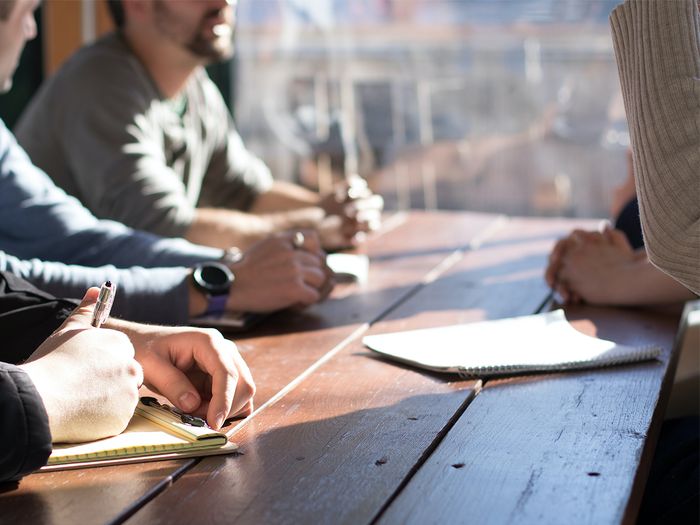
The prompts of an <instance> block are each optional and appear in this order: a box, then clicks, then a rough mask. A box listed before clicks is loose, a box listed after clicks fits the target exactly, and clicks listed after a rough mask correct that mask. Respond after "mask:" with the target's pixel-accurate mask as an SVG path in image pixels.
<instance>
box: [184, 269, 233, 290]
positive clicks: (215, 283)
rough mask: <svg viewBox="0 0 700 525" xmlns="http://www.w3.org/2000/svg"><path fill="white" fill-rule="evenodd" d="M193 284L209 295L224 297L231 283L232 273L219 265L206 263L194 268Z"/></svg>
mask: <svg viewBox="0 0 700 525" xmlns="http://www.w3.org/2000/svg"><path fill="white" fill-rule="evenodd" d="M192 278H193V279H194V282H195V284H196V285H197V286H198V287H199V288H201V289H202V290H204V291H205V292H206V293H208V294H209V295H225V294H227V293H228V291H229V288H231V284H232V283H233V273H232V272H231V270H229V269H228V267H227V266H225V265H223V264H220V263H206V264H200V265H199V266H197V267H195V269H194V272H193V273H192Z"/></svg>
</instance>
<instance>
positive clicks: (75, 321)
mask: <svg viewBox="0 0 700 525" xmlns="http://www.w3.org/2000/svg"><path fill="white" fill-rule="evenodd" d="M99 294H100V289H99V288H96V287H94V286H93V287H91V288H88V289H87V291H86V292H85V295H84V296H83V300H82V301H81V302H80V305H78V307H77V308H76V309H75V310H73V312H72V313H71V314H70V315H69V316H68V319H66V321H65V322H64V323H63V326H61V329H75V328H88V327H89V326H91V323H92V313H93V311H94V310H95V303H96V302H97V297H98V296H99Z"/></svg>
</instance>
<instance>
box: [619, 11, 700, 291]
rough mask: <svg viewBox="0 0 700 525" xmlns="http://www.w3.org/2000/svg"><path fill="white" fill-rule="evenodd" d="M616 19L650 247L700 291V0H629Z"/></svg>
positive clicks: (663, 265)
mask: <svg viewBox="0 0 700 525" xmlns="http://www.w3.org/2000/svg"><path fill="white" fill-rule="evenodd" d="M610 24H611V28H612V33H613V40H614V44H615V53H616V57H617V65H618V70H619V74H620V83H621V85H622V94H623V97H624V101H625V110H626V112H627V120H628V124H629V131H630V135H631V140H632V148H633V150H634V170H635V177H636V184H637V195H638V197H639V207H640V214H641V221H642V229H643V232H644V240H645V244H646V249H647V253H648V254H649V258H650V260H651V262H652V263H653V264H655V265H656V266H658V267H659V268H660V269H661V270H663V271H664V272H666V273H668V274H669V275H671V276H672V277H674V278H675V279H677V280H678V281H680V282H681V283H683V284H684V285H685V286H687V287H688V288H690V289H691V290H692V291H693V292H695V293H697V294H700V17H699V15H698V7H697V4H696V0H627V1H626V2H625V3H624V4H623V5H621V6H618V7H617V8H616V9H615V10H614V11H613V13H612V15H611V17H610ZM643 284H644V283H640V285H641V286H643Z"/></svg>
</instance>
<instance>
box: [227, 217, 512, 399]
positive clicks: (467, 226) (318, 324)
mask: <svg viewBox="0 0 700 525" xmlns="http://www.w3.org/2000/svg"><path fill="white" fill-rule="evenodd" d="M498 221H499V219H498V217H497V216H494V215H490V214H471V213H459V214H457V213H429V212H415V213H411V215H410V218H408V216H406V215H403V214H401V215H399V216H397V218H396V219H392V220H390V221H389V224H388V227H387V230H386V233H383V234H382V235H375V236H372V237H371V238H370V239H369V240H368V242H367V243H366V245H365V246H364V247H363V248H362V249H361V251H362V252H364V253H365V254H366V255H368V256H369V258H370V270H369V278H368V280H367V283H366V284H364V285H358V284H345V285H342V286H339V287H338V288H337V289H336V290H334V292H333V294H332V295H331V297H330V298H329V299H328V300H326V301H325V302H324V303H322V304H319V305H315V306H314V307H312V308H309V309H307V310H304V311H302V312H294V311H285V312H280V313H278V314H276V315H274V316H272V317H271V318H270V319H267V320H266V321H264V323H263V324H262V325H260V326H259V327H257V328H256V329H255V330H253V331H252V332H251V333H249V334H239V335H237V336H234V338H235V341H236V344H237V345H238V348H239V350H240V351H241V353H242V355H243V357H244V358H245V359H246V362H247V363H248V365H249V366H250V368H251V371H252V372H253V377H254V378H255V381H256V385H257V387H258V392H257V394H256V397H255V403H256V405H257V406H260V405H263V404H264V403H266V402H267V401H268V400H270V399H271V398H272V397H273V396H275V395H276V394H277V393H278V392H279V391H280V390H281V389H282V388H284V387H285V386H286V385H287V384H289V383H290V382H291V381H293V380H294V379H295V378H296V377H297V376H299V375H300V374H303V373H304V371H305V370H306V369H307V368H308V367H309V366H312V365H313V364H314V363H315V362H316V361H318V360H319V359H321V358H323V356H324V355H325V354H327V353H328V352H331V351H334V349H337V347H338V345H340V344H341V343H343V341H344V340H345V339H346V338H348V337H350V336H351V334H353V333H354V332H355V331H357V330H362V329H365V328H366V325H368V324H370V323H372V322H373V321H374V320H375V319H377V318H378V317H380V316H381V315H383V314H384V313H385V312H386V311H388V310H390V309H391V308H393V307H394V306H395V305H397V304H399V303H400V302H401V301H402V300H403V299H404V298H406V297H408V296H409V295H410V294H411V293H413V292H414V291H415V290H416V289H417V288H419V287H420V285H421V284H420V283H421V281H422V279H423V278H424V277H425V276H426V275H427V274H429V273H430V271H431V270H433V269H435V268H436V267H438V266H439V265H440V264H441V263H442V262H443V261H444V260H445V259H446V258H447V257H449V256H450V255H451V254H453V253H455V252H458V253H459V252H460V251H462V250H464V249H465V248H467V249H468V247H469V246H470V244H471V243H472V242H478V238H479V235H480V234H481V233H483V232H486V231H489V229H490V228H493V227H495V226H496V225H497V224H498ZM392 225H393V226H392Z"/></svg>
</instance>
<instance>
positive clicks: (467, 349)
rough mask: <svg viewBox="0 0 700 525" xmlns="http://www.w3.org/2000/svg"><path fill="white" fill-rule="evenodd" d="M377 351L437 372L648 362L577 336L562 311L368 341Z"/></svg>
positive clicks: (644, 355)
mask: <svg viewBox="0 0 700 525" xmlns="http://www.w3.org/2000/svg"><path fill="white" fill-rule="evenodd" d="M363 342H364V344H365V345H367V346H368V347H369V348H371V349H372V350H374V351H376V352H379V353H381V354H385V355H387V356H390V357H395V358H397V359H399V360H401V361H406V362H411V363H414V364H417V365H419V366H423V367H425V368H430V369H435V370H446V371H447V370H452V371H459V370H467V371H469V370H474V369H483V370H486V371H488V370H489V369H492V368H500V369H512V370H528V369H532V370H537V369H552V368H557V367H561V368H566V367H567V366H568V365H571V364H576V363H581V364H585V363H588V364H592V363H598V362H599V363H601V364H603V363H612V362H617V361H626V360H638V359H649V358H650V357H654V356H655V355H658V352H659V349H654V350H653V351H651V355H650V349H639V348H634V347H626V346H621V345H617V344H615V343H614V342H612V341H606V340H604V339H598V338H595V337H589V336H587V335H584V334H582V333H580V332H578V331H577V330H576V329H574V328H573V327H572V326H571V325H570V324H569V323H568V321H567V320H566V318H565V316H564V312H563V310H556V311H553V312H547V313H544V314H538V315H531V316H524V317H514V318H510V319H503V320H498V321H484V322H480V323H472V324H463V325H455V326H447V327H443V328H431V329H427V330H414V331H409V332H398V333H393V334H384V335H375V336H367V337H365V338H364V339H363Z"/></svg>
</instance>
